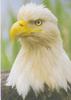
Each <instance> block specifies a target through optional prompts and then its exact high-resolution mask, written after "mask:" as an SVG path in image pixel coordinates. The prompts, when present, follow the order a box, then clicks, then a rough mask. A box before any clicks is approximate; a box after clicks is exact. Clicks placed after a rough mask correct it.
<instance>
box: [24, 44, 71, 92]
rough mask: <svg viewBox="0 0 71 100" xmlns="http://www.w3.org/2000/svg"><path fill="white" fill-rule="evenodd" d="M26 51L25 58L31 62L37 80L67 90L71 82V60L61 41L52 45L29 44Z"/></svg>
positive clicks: (51, 86) (50, 86)
mask: <svg viewBox="0 0 71 100" xmlns="http://www.w3.org/2000/svg"><path fill="white" fill-rule="evenodd" d="M25 48H26V47H25ZM26 51H27V52H26V57H25V58H26V60H27V61H29V62H31V66H30V69H31V73H33V74H34V76H35V77H36V79H37V80H39V81H40V82H41V83H42V84H43V83H45V84H47V85H48V86H49V88H51V89H54V88H56V89H59V88H60V87H61V88H64V89H65V90H67V88H68V85H67V84H68V82H69V83H71V72H70V71H71V62H70V60H69V58H68V56H67V55H66V53H65V51H64V49H63V47H62V45H61V43H58V44H54V45H53V46H51V47H48V46H40V45H38V44H37V45H35V46H31V47H30V46H28V48H27V49H26ZM27 68H28V67H27Z"/></svg>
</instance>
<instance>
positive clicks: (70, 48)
mask: <svg viewBox="0 0 71 100" xmlns="http://www.w3.org/2000/svg"><path fill="white" fill-rule="evenodd" d="M28 2H34V3H39V4H40V3H43V4H44V5H45V6H46V7H48V8H49V9H50V10H51V11H52V12H53V13H54V14H55V15H56V16H57V18H58V24H59V28H60V31H61V36H62V38H63V44H64V48H65V50H66V52H67V54H68V56H69V57H70V58H71V0H2V11H1V13H2V14H1V15H2V41H1V43H2V47H1V58H2V59H1V63H2V65H1V66H2V71H3V70H6V71H7V70H10V68H11V67H12V64H13V62H14V60H15V58H16V55H17V53H18V51H19V49H20V44H19V43H18V42H17V41H16V42H15V43H14V44H12V43H11V41H10V39H9V29H10V27H11V25H12V24H13V23H14V22H15V21H16V15H17V12H18V10H19V8H20V7H21V6H22V5H23V4H26V3H28Z"/></svg>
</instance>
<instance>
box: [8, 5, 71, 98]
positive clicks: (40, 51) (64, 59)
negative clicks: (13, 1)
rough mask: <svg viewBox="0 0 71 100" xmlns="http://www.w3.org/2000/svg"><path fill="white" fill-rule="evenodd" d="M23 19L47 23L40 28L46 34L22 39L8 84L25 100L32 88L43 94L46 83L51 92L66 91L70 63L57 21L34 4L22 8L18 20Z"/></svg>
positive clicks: (69, 79)
mask: <svg viewBox="0 0 71 100" xmlns="http://www.w3.org/2000/svg"><path fill="white" fill-rule="evenodd" d="M20 19H25V20H27V21H29V20H36V19H43V20H45V22H44V23H43V25H41V26H40V28H41V29H42V30H43V32H41V33H34V34H33V37H27V38H26V39H24V38H23V39H21V43H22V48H21V50H20V52H19V54H18V56H17V58H16V60H15V63H14V65H13V67H12V70H11V72H10V75H9V77H8V80H7V85H8V86H12V87H14V86H16V89H17V91H18V93H19V94H20V95H22V96H23V98H24V97H25V96H26V95H27V93H28V91H29V89H30V87H32V88H33V90H34V91H35V92H36V93H37V92H39V90H42V91H43V89H44V83H45V84H47V85H48V87H49V89H51V90H54V89H56V90H57V91H58V90H59V89H60V88H64V89H65V90H66V91H67V88H68V85H67V82H69V83H71V62H70V60H69V58H68V56H67V55H66V53H65V51H64V49H63V46H62V41H61V37H60V32H59V29H58V26H57V18H56V17H55V16H54V15H53V14H52V12H50V11H49V10H48V8H45V7H44V6H42V5H36V4H32V3H31V4H27V5H25V6H23V7H21V9H20V11H19V14H18V20H20ZM32 27H33V28H34V26H32ZM39 37H40V38H39Z"/></svg>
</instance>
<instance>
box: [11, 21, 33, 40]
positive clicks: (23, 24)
mask: <svg viewBox="0 0 71 100" xmlns="http://www.w3.org/2000/svg"><path fill="white" fill-rule="evenodd" d="M32 31H33V30H32V28H30V27H29V26H28V22H27V21H25V20H20V21H17V22H16V23H14V24H13V26H12V27H11V29H10V38H11V40H14V39H15V38H16V37H19V36H27V35H29V34H30V33H31V32H32Z"/></svg>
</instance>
